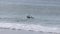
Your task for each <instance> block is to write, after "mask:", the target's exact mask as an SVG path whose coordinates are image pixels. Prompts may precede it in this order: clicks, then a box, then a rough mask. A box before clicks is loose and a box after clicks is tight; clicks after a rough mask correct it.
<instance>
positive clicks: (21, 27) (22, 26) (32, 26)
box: [0, 23, 60, 33]
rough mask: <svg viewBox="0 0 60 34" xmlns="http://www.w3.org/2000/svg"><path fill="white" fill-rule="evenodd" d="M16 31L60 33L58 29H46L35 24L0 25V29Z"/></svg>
mask: <svg viewBox="0 0 60 34" xmlns="http://www.w3.org/2000/svg"><path fill="white" fill-rule="evenodd" d="M2 28H3V29H4V28H6V29H8V28H9V29H16V30H27V31H36V32H52V33H54V32H55V33H60V29H59V28H57V27H46V26H41V25H37V24H22V23H21V24H20V23H0V29H2Z"/></svg>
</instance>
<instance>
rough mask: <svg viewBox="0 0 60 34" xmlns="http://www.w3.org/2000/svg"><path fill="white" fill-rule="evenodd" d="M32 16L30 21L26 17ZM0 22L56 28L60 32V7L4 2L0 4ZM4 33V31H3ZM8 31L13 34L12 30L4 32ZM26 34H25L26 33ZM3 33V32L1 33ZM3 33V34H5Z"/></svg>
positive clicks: (31, 33) (44, 33) (45, 33)
mask: <svg viewBox="0 0 60 34" xmlns="http://www.w3.org/2000/svg"><path fill="white" fill-rule="evenodd" d="M27 15H30V16H32V17H33V19H28V18H27V17H26V16H27ZM0 22H4V23H5V22H7V23H20V24H21V23H23V24H36V25H41V26H45V27H48V28H49V27H51V28H53V27H56V28H58V30H57V31H60V7H58V6H35V5H33V4H32V5H28V4H19V3H17V4H16V3H15V2H14V3H12V2H7V3H6V1H4V2H3V1H2V3H0ZM2 31H3V30H2ZM5 31H6V32H7V31H8V32H9V33H11V31H12V30H4V31H3V32H4V33H6V32H5ZM13 32H14V34H15V32H16V33H18V34H19V33H21V32H24V31H23V30H22V31H21V32H20V31H12V33H13ZM25 32H26V33H30V34H37V33H38V34H54V33H51V32H49V33H48V32H29V31H25ZM25 32H24V33H25ZM1 33H2V32H1ZM4 33H2V34H4ZM12 33H11V34H12ZM24 33H21V34H24Z"/></svg>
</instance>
